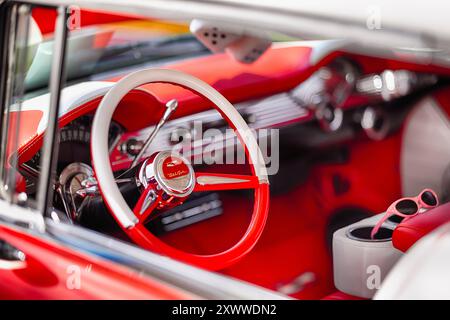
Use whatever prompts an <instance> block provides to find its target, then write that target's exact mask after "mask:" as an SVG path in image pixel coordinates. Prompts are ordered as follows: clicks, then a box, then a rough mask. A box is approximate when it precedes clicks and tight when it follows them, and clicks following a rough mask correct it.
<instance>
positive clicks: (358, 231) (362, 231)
mask: <svg viewBox="0 0 450 320" xmlns="http://www.w3.org/2000/svg"><path fill="white" fill-rule="evenodd" d="M372 229H373V226H365V227H355V228H351V229H349V230H348V231H347V237H348V238H350V239H353V240H356V241H364V242H383V241H391V240H392V232H393V230H392V229H389V228H385V227H381V228H380V229H379V230H378V232H377V234H376V235H375V238H374V239H372V238H371V237H370V233H371V232H372Z"/></svg>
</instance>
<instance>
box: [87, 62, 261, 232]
mask: <svg viewBox="0 0 450 320" xmlns="http://www.w3.org/2000/svg"><path fill="white" fill-rule="evenodd" d="M153 82H166V83H172V84H178V85H180V86H183V87H186V88H190V89H192V90H193V91H195V92H198V93H199V94H201V95H203V96H204V97H205V98H207V99H209V100H210V101H211V102H212V103H213V104H214V105H215V106H217V108H218V109H219V110H220V112H221V113H222V115H223V116H225V117H227V118H228V120H230V121H231V122H232V123H233V125H234V126H235V128H236V130H237V132H236V134H237V135H238V137H239V139H240V140H241V142H242V143H243V144H244V145H245V146H246V148H247V150H248V157H249V162H250V164H251V165H252V166H253V168H254V174H255V175H256V176H257V177H258V180H259V182H260V183H267V182H268V179H267V170H266V166H265V162H264V158H263V156H262V153H261V150H260V149H259V146H258V143H257V141H256V139H255V137H254V135H253V134H251V131H250V128H249V127H248V125H247V123H246V122H245V121H244V119H243V118H242V116H241V115H240V114H239V112H237V110H236V108H234V107H233V105H232V104H231V103H230V102H229V101H228V100H227V99H226V98H225V97H224V96H223V95H221V94H220V93H219V92H218V91H217V90H215V89H214V88H213V87H211V86H210V85H209V84H207V83H206V82H204V81H202V80H200V79H198V78H196V77H194V76H191V75H189V74H186V73H184V72H180V71H177V70H169V69H152V68H150V69H144V70H140V71H137V72H134V73H132V74H130V75H128V76H126V77H124V78H122V79H121V80H119V81H118V82H117V83H116V84H115V85H114V86H113V87H112V88H111V89H110V90H109V91H108V93H107V94H106V95H105V96H104V97H103V99H102V101H101V102H100V105H99V106H98V108H97V111H96V113H95V117H94V122H93V124H92V134H91V154H92V165H93V167H94V171H95V175H96V178H97V181H98V185H99V187H100V190H101V193H102V196H103V198H104V200H105V203H106V204H107V206H108V208H109V209H110V210H111V212H112V213H113V214H114V216H115V217H116V219H117V221H118V223H120V224H121V225H122V227H124V228H132V227H134V226H135V225H136V224H137V223H138V222H139V220H138V218H137V217H136V216H135V215H134V213H133V211H132V210H131V208H130V207H129V206H128V204H127V203H126V201H125V199H124V198H123V196H122V194H121V193H120V190H119V187H118V186H117V184H116V183H115V180H114V175H113V170H112V167H111V162H110V159H109V148H108V132H109V126H110V124H111V119H112V116H113V114H114V111H115V110H116V109H117V106H118V105H119V103H120V101H121V100H122V99H123V98H124V97H125V95H126V94H127V93H128V92H130V91H131V90H133V89H135V88H137V87H139V86H141V85H144V84H147V83H153ZM181 107H182V105H181Z"/></svg>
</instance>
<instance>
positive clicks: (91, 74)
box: [25, 8, 209, 97]
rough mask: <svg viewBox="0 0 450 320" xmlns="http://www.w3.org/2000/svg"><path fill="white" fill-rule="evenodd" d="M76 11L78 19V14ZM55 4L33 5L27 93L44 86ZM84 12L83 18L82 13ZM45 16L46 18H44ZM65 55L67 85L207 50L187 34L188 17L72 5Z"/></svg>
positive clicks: (183, 57)
mask: <svg viewBox="0 0 450 320" xmlns="http://www.w3.org/2000/svg"><path fill="white" fill-rule="evenodd" d="M81 16H82V17H83V19H81ZM55 17H56V14H55V13H54V10H50V9H43V8H36V9H34V10H33V18H34V21H33V23H32V24H31V29H30V30H31V32H30V37H33V39H34V42H35V43H34V47H35V48H34V52H33V53H34V54H33V59H30V60H31V63H30V65H29V69H28V72H27V75H26V80H25V87H26V93H27V96H28V97H30V96H34V95H38V94H42V93H46V92H47V88H48V80H49V76H50V68H51V61H52V53H53V50H52V48H53V42H54V35H53V31H54V30H53V29H54V28H52V23H51V22H52V21H51V20H53V23H54V19H55ZM86 17H87V18H86ZM49 20H50V21H49ZM68 23H70V25H69V35H68V43H67V55H66V79H67V85H72V84H76V83H78V82H82V81H86V80H108V79H109V78H111V77H114V76H118V75H121V74H123V73H124V72H127V71H128V70H129V69H130V68H133V67H136V66H137V65H139V66H142V65H144V66H145V65H148V66H154V65H158V64H164V63H166V62H170V61H172V60H178V59H186V58H190V57H194V56H198V55H205V54H208V52H209V51H208V50H207V49H206V48H205V47H204V46H203V45H202V44H201V43H200V42H199V41H197V39H196V38H195V37H194V36H193V35H191V34H190V32H189V26H188V23H183V22H179V21H177V22H171V21H158V20H144V19H139V18H135V17H129V16H118V15H113V14H108V13H102V14H100V19H99V13H96V19H95V20H93V21H90V19H89V12H83V14H82V15H81V10H79V9H77V8H73V9H72V14H71V19H70V20H69V22H68Z"/></svg>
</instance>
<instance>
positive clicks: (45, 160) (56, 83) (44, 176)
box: [37, 6, 68, 215]
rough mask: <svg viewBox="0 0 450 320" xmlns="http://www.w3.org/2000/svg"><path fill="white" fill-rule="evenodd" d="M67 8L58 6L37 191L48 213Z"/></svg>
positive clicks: (56, 154)
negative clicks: (46, 117)
mask: <svg viewBox="0 0 450 320" xmlns="http://www.w3.org/2000/svg"><path fill="white" fill-rule="evenodd" d="M67 18H68V12H67V8H66V7H63V6H62V7H59V8H58V17H57V20H56V30H55V43H54V47H53V60H52V69H51V74H50V84H49V87H50V104H49V112H48V117H49V119H48V125H47V130H46V134H45V137H44V145H43V146H42V160H41V162H42V164H41V168H42V170H41V177H40V180H39V188H38V194H37V200H38V201H37V206H38V211H39V212H40V213H41V214H42V215H45V213H46V211H47V208H48V206H49V203H50V201H51V199H52V196H53V191H54V190H53V186H52V180H53V178H52V176H53V171H54V168H55V167H56V160H57V156H58V150H59V145H58V141H57V140H58V135H57V133H58V114H59V105H60V97H61V87H62V86H63V83H64V65H65V55H66V45H67V32H68V30H67V23H66V21H67Z"/></svg>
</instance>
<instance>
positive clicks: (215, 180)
mask: <svg viewBox="0 0 450 320" xmlns="http://www.w3.org/2000/svg"><path fill="white" fill-rule="evenodd" d="M247 181H248V180H244V179H236V178H230V177H218V176H200V177H197V183H198V184H200V185H202V186H205V185H215V184H223V183H241V182H247Z"/></svg>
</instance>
